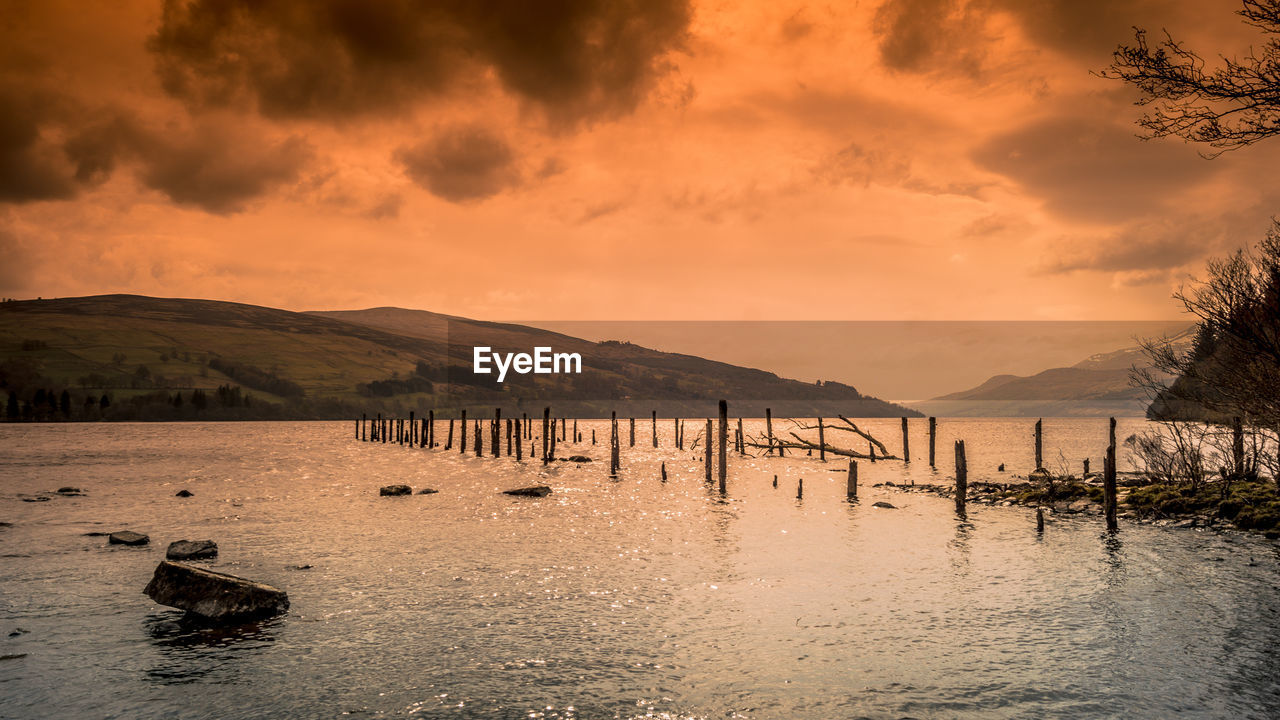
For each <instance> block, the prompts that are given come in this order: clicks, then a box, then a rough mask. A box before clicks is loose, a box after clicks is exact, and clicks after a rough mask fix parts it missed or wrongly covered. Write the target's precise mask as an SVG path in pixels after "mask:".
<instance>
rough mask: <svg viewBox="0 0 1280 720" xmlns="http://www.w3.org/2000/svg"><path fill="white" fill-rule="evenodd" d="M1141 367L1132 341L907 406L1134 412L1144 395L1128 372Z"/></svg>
mask: <svg viewBox="0 0 1280 720" xmlns="http://www.w3.org/2000/svg"><path fill="white" fill-rule="evenodd" d="M1190 332H1191V331H1190V329H1188V330H1185V331H1183V332H1181V333H1179V334H1177V335H1176V336H1175V338H1174V340H1175V343H1186V342H1189V341H1190ZM1145 366H1146V357H1145V356H1144V355H1143V353H1142V349H1141V348H1140V347H1138V346H1137V345H1134V346H1130V347H1125V348H1120V349H1119V350H1114V351H1111V352H1105V353H1098V354H1095V355H1091V356H1090V357H1088V358H1086V359H1084V360H1082V361H1080V362H1078V363H1076V364H1075V365H1072V366H1071V367H1061V368H1050V369H1048V370H1043V371H1041V372H1038V373H1035V374H1034V375H1029V376H1019V375H995V376H993V377H991V378H990V379H988V380H987V381H986V382H984V383H982V384H981V385H978V386H977V387H973V388H970V389H968V390H962V391H960V392H954V393H950V394H947V395H942V396H940V397H936V398H934V399H932V400H927V401H924V402H920V403H914V404H913V406H914V407H915V408H916V409H918V410H921V411H923V412H926V413H929V414H931V415H950V416H957V417H1106V416H1134V417H1140V416H1142V415H1143V414H1144V413H1145V412H1146V408H1147V404H1148V402H1149V401H1150V398H1148V397H1147V394H1146V392H1145V391H1144V390H1142V389H1141V388H1135V387H1132V385H1131V384H1130V373H1131V369H1132V368H1133V367H1145Z"/></svg>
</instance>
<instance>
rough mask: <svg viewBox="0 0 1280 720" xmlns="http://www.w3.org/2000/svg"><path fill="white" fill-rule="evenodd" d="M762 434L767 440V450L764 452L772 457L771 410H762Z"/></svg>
mask: <svg viewBox="0 0 1280 720" xmlns="http://www.w3.org/2000/svg"><path fill="white" fill-rule="evenodd" d="M764 432H765V436H766V437H768V438H769V449H768V450H767V451H766V454H768V455H772V454H773V408H765V409H764Z"/></svg>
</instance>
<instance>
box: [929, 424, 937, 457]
mask: <svg viewBox="0 0 1280 720" xmlns="http://www.w3.org/2000/svg"><path fill="white" fill-rule="evenodd" d="M937 439H938V418H936V417H931V418H929V467H931V468H936V467H938V466H937V464H936V463H935V462H934V452H933V450H934V446H935V441H936V440H937Z"/></svg>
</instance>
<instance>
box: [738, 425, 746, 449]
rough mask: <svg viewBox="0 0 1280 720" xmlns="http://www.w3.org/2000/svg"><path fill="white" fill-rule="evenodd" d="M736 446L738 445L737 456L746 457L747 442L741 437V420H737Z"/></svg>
mask: <svg viewBox="0 0 1280 720" xmlns="http://www.w3.org/2000/svg"><path fill="white" fill-rule="evenodd" d="M737 445H738V454H739V455H746V454H747V440H746V438H745V437H744V436H743V434H742V418H738V437H737Z"/></svg>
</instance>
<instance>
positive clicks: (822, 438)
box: [818, 418, 827, 462]
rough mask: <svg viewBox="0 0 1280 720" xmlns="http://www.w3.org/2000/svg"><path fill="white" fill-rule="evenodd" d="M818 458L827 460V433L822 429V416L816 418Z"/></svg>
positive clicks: (822, 460)
mask: <svg viewBox="0 0 1280 720" xmlns="http://www.w3.org/2000/svg"><path fill="white" fill-rule="evenodd" d="M818 460H820V461H821V462H826V461H827V434H826V431H825V430H823V429H822V418H818Z"/></svg>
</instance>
